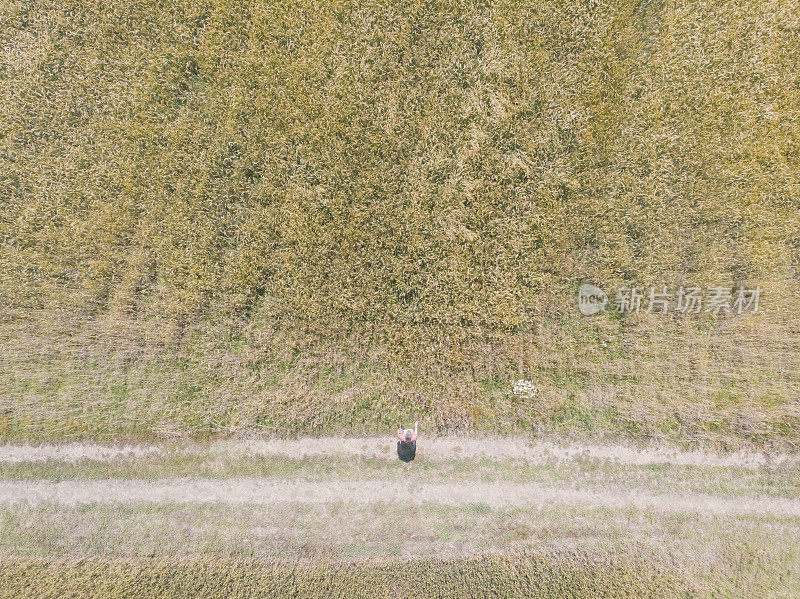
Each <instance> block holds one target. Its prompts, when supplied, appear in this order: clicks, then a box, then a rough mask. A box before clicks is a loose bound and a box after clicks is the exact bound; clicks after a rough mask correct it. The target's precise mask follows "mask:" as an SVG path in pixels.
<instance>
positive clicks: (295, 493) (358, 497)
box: [0, 478, 800, 517]
mask: <svg viewBox="0 0 800 599" xmlns="http://www.w3.org/2000/svg"><path fill="white" fill-rule="evenodd" d="M339 501H341V502H349V503H356V504H367V503H376V502H382V501H387V502H401V503H412V504H420V503H424V502H432V503H439V504H446V505H464V504H481V503H483V504H487V505H490V506H492V507H525V506H527V507H530V506H539V507H546V506H550V505H557V504H567V505H584V506H586V507H608V508H613V509H623V508H627V507H635V508H639V509H652V510H655V511H657V512H695V513H702V514H708V515H725V514H771V515H780V516H791V517H800V501H798V500H790V499H782V498H768V497H750V498H742V497H719V496H712V495H705V494H682V495H677V494H651V493H647V492H633V491H620V492H611V491H593V490H581V489H573V488H563V487H562V488H560V487H542V486H538V485H534V484H514V483H484V482H465V483H442V484H437V483H425V482H417V481H415V482H413V483H406V482H398V481H396V480H377V481H376V480H370V481H341V482H339V481H333V482H331V481H326V482H313V481H303V480H285V479H267V478H230V479H222V480H211V479H205V480H197V479H165V480H160V481H157V482H150V481H142V480H129V481H120V480H99V481H92V480H89V481H63V482H57V483H51V482H40V481H35V482H0V503H4V504H18V503H27V504H30V505H34V506H36V505H41V504H44V503H54V504H60V505H70V506H73V505H85V504H91V503H102V504H108V503H155V504H163V503H213V502H219V503H225V504H232V505H236V504H254V505H269V504H277V503H286V502H291V503H325V502H339Z"/></svg>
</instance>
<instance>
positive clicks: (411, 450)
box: [397, 422, 419, 463]
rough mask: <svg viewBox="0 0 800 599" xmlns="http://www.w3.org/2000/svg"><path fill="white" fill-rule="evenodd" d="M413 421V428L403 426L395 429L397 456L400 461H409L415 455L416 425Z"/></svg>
mask: <svg viewBox="0 0 800 599" xmlns="http://www.w3.org/2000/svg"><path fill="white" fill-rule="evenodd" d="M418 424H419V423H418V422H415V423H414V430H413V431H412V430H411V429H410V428H403V427H402V426H400V428H399V429H397V457H398V458H400V461H402V462H406V463H408V462H410V461H411V460H413V459H414V456H415V455H417V425H418Z"/></svg>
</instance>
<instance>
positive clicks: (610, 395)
mask: <svg viewBox="0 0 800 599" xmlns="http://www.w3.org/2000/svg"><path fill="white" fill-rule="evenodd" d="M2 6H3V8H2V11H0V19H2V23H1V24H2V27H0V32H1V33H0V35H1V36H2V47H3V53H2V57H0V68H2V79H0V101H2V103H3V105H4V107H5V109H4V115H3V117H2V118H0V160H2V167H3V168H2V175H0V176H2V187H0V193H2V198H1V199H2V201H0V244H2V269H0V300H2V302H3V304H2V305H3V310H2V320H0V344H1V345H0V404H1V405H0V410H1V411H0V434H2V435H3V437H5V438H8V439H19V438H25V439H71V438H105V439H110V438H122V437H127V438H144V437H173V436H182V435H196V436H200V435H209V434H250V433H252V432H253V431H256V432H258V431H267V432H270V433H278V434H295V433H298V432H315V433H322V432H330V431H332V430H334V429H337V428H340V427H347V428H348V429H349V430H351V431H352V432H353V434H357V433H359V432H372V431H377V430H383V429H385V428H386V427H387V426H394V425H395V424H396V423H397V422H398V421H399V420H403V419H408V418H410V417H412V416H414V417H419V418H420V419H421V420H422V421H423V422H424V424H425V426H426V428H427V430H439V431H445V430H448V431H454V430H462V429H467V428H469V429H479V430H492V431H498V432H512V431H517V432H520V431H522V432H531V431H542V430H551V431H552V430H556V431H561V432H565V431H566V432H570V433H571V432H580V433H582V434H588V435H596V434H606V433H607V434H612V435H616V436H632V437H637V438H641V437H659V438H669V439H673V440H680V441H683V442H689V443H691V442H694V441H708V440H711V441H714V442H719V443H721V444H725V445H738V444H741V443H756V444H773V443H774V444H783V445H796V443H797V433H798V431H800V426H799V423H800V414H799V413H798V410H800V403H799V402H798V396H797V387H798V380H800V377H798V362H797V359H796V356H797V351H798V341H797V339H798V334H797V325H796V322H797V315H798V312H797V303H796V297H797V295H798V292H800V286H799V285H798V273H799V272H800V258H799V257H798V247H800V242H799V241H798V240H800V219H798V206H797V201H796V198H797V189H798V172H800V169H798V165H799V163H798V149H797V139H798V137H800V129H798V128H799V127H800V123H798V121H797V119H795V118H793V116H792V115H793V110H794V107H796V106H797V105H798V103H800V87H798V79H797V76H798V75H797V72H796V64H795V63H796V60H795V56H796V52H797V48H798V39H797V38H798V21H797V16H796V14H795V12H796V11H794V4H793V3H791V2H788V1H777V2H768V3H763V2H758V1H756V0H752V1H748V2H744V3H738V4H733V3H729V2H711V3H703V4H697V3H691V2H655V1H653V2H633V1H629V2H627V1H626V2H621V3H620V2H598V3H591V4H587V3H585V2H582V1H577V0H576V1H568V2H534V3H526V4H519V3H514V2H506V1H497V2H471V1H464V2H455V3H447V4H436V5H433V6H431V5H429V4H428V3H424V2H418V1H417V0H404V1H403V2H400V3H399V4H398V3H397V2H391V3H378V4H371V5H370V6H369V7H367V6H361V5H360V4H359V3H357V2H330V3H326V4H324V6H323V7H322V8H319V7H318V6H317V5H314V7H313V8H310V5H307V4H306V3H304V2H302V1H299V2H296V3H294V4H292V5H286V4H280V5H279V4H274V3H260V2H238V3H229V2H199V3H197V2H168V3H167V2H158V1H155V0H152V1H145V2H136V3H127V4H122V5H120V6H116V7H113V8H111V7H105V8H103V9H100V8H99V5H96V4H93V3H91V2H83V1H79V0H71V1H69V2H62V3H59V5H58V6H51V5H48V4H47V3H23V2H15V1H6V2H3V5H2ZM585 280H592V281H595V282H598V283H600V284H601V285H602V286H604V287H605V288H607V289H612V288H616V287H618V286H620V285H622V284H628V285H632V284H639V285H643V286H650V285H661V284H667V285H672V286H677V285H680V284H684V285H688V284H698V285H702V286H710V285H725V284H730V285H738V284H744V285H750V286H752V285H753V284H755V283H760V284H761V285H762V287H763V288H764V289H765V298H764V308H765V311H764V314H762V315H759V316H756V317H731V318H722V319H719V320H716V319H708V318H706V317H705V315H704V316H703V317H700V318H692V317H690V318H685V319H682V318H678V319H673V318H671V317H656V316H650V317H638V318H637V317H624V318H614V317H609V318H596V319H584V320H578V319H576V318H575V316H574V315H575V308H574V297H573V296H574V291H575V288H576V286H577V284H578V283H580V282H582V281H585ZM518 377H522V378H526V379H530V380H532V381H533V382H534V383H535V384H536V386H537V387H538V388H539V390H540V393H539V395H538V396H537V397H536V398H535V400H518V399H516V398H513V397H511V396H510V395H509V394H508V393H507V392H506V391H507V388H508V383H509V381H510V380H511V379H513V378H518Z"/></svg>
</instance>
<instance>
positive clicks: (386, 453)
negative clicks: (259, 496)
mask: <svg viewBox="0 0 800 599" xmlns="http://www.w3.org/2000/svg"><path fill="white" fill-rule="evenodd" d="M170 452H178V453H193V454H197V453H206V454H208V455H209V457H215V456H235V455H283V456H288V457H292V458H298V459H302V458H312V457H326V456H331V455H336V454H346V455H358V456H361V457H365V458H377V459H390V460H394V459H396V456H395V454H394V439H393V438H391V437H384V438H375V437H367V438H345V437H328V438H317V437H309V438H303V439H296V440H257V441H218V442H215V443H212V444H210V445H207V446H203V445H183V446H181V445H178V446H173V447H168V448H165V447H160V446H157V445H123V446H105V445H94V444H79V443H70V444H64V445H38V446H34V445H0V462H6V463H19V462H42V461H46V460H63V461H69V462H76V461H80V460H94V461H110V460H113V459H119V458H142V457H147V456H159V455H166V454H168V453H170ZM418 453H419V456H420V458H421V459H426V460H435V461H441V460H448V459H450V460H452V459H460V458H480V457H485V458H488V459H493V460H498V459H524V460H527V461H530V462H541V463H544V462H548V461H551V460H558V461H568V460H575V459H578V458H582V459H597V460H609V461H613V462H617V463H620V464H628V465H636V466H642V465H648V464H671V465H675V466H704V467H705V466H707V467H733V468H775V467H779V466H785V465H789V466H792V465H797V464H800V456H798V455H794V454H785V453H773V454H768V453H757V452H732V453H727V454H718V453H713V452H705V451H699V450H698V451H679V450H676V449H674V448H668V447H662V446H651V447H646V448H636V447H633V446H630V445H623V444H603V445H601V444H586V443H575V444H570V445H561V444H557V443H553V442H550V441H537V442H530V441H527V440H524V439H519V438H505V437H497V438H474V437H471V438H454V437H441V438H432V439H429V438H425V437H422V438H421V439H420V441H419V450H418Z"/></svg>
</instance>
